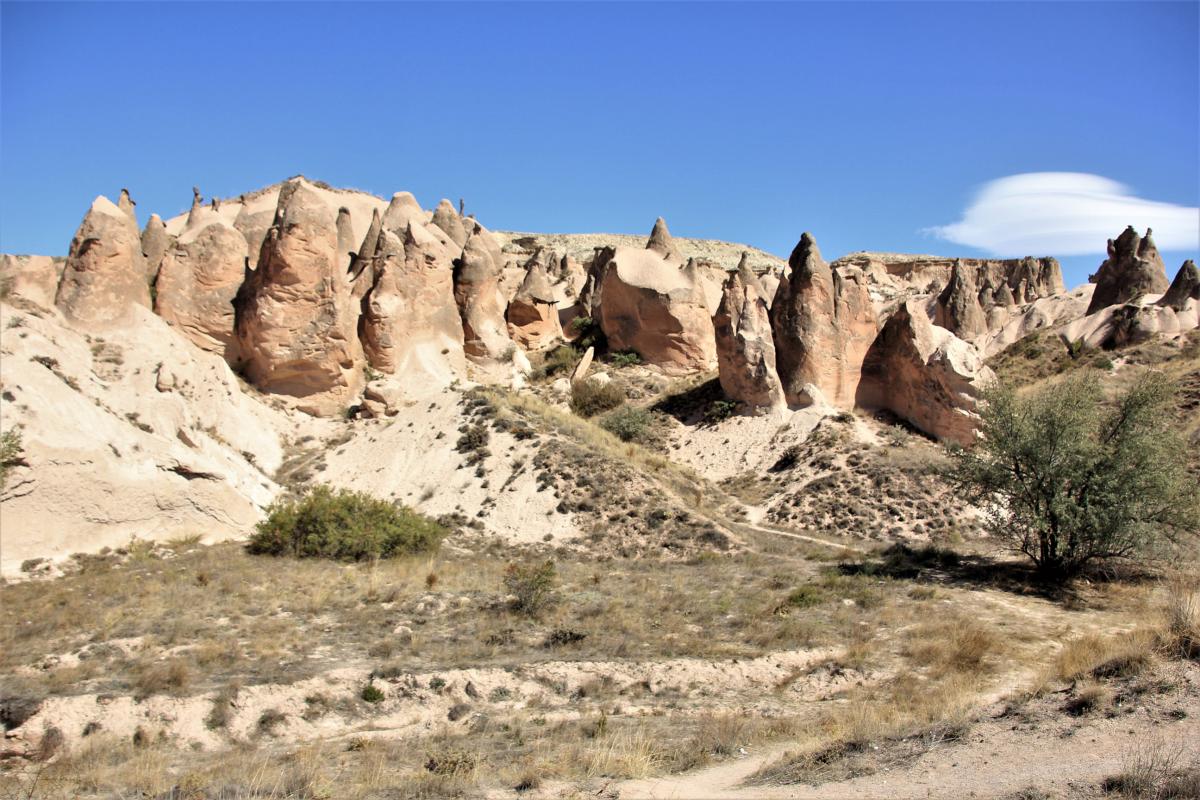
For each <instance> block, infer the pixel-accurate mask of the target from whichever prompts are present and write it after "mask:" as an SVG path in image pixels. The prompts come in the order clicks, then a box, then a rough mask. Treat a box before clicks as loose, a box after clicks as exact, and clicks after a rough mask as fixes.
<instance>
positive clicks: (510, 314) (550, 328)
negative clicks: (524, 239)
mask: <svg viewBox="0 0 1200 800" xmlns="http://www.w3.org/2000/svg"><path fill="white" fill-rule="evenodd" d="M556 300H557V298H556V295H555V291H554V286H553V285H552V284H551V283H550V276H549V274H548V273H547V269H546V266H545V265H544V264H543V263H542V261H541V260H539V259H537V258H534V259H532V260H531V261H530V262H529V271H528V272H527V273H526V275H525V280H524V281H522V283H521V288H519V289H518V290H517V293H516V294H515V295H514V296H513V299H512V300H511V301H510V302H509V304H508V311H507V312H506V313H505V318H506V319H507V321H508V335H509V336H511V337H512V340H513V341H514V342H516V343H517V344H519V345H521V346H522V347H524V348H525V349H526V350H541V349H542V348H544V347H546V346H548V345H550V344H552V343H553V342H555V341H557V340H559V339H561V338H562V326H561V325H560V324H559V321H558V308H557V306H556Z"/></svg>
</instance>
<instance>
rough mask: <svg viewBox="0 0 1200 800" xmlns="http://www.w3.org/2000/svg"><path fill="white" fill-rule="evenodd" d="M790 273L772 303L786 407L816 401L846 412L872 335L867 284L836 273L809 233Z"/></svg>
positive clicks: (855, 274)
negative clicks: (790, 404) (830, 404)
mask: <svg viewBox="0 0 1200 800" xmlns="http://www.w3.org/2000/svg"><path fill="white" fill-rule="evenodd" d="M789 266H790V268H791V271H790V273H789V274H788V275H786V276H785V277H784V278H783V279H782V280H781V281H780V283H779V288H778V289H776V291H775V300H774V302H773V303H772V304H771V313H770V319H771V329H772V332H773V335H774V339H775V358H776V363H777V365H778V369H779V377H780V379H781V380H782V382H783V391H784V394H785V395H786V396H787V399H788V402H789V403H792V404H796V405H809V404H811V403H814V402H816V401H817V400H818V398H816V397H813V396H812V394H813V393H812V391H811V389H810V388H808V387H816V389H818V390H819V391H820V393H821V396H822V397H823V398H824V399H825V400H827V401H828V402H830V403H832V404H834V405H836V406H840V407H850V406H852V405H853V404H854V398H855V395H856V392H857V389H858V382H859V373H860V371H861V367H862V360H863V357H864V356H865V354H866V351H867V348H869V347H870V346H871V342H872V341H874V339H875V335H876V327H877V323H876V316H875V309H874V307H873V305H872V303H871V298H870V295H869V294H868V293H867V288H866V281H865V280H864V277H863V275H862V273H861V272H860V271H858V270H856V269H845V270H841V271H838V272H836V273H835V272H834V271H833V270H832V269H831V268H830V266H829V265H828V264H826V263H825V260H824V259H823V258H821V251H820V250H819V249H818V247H817V243H816V240H815V239H813V237H812V235H811V234H808V233H805V234H804V235H803V236H801V237H800V242H799V243H798V244H797V245H796V248H795V249H794V250H793V251H792V256H791V259H790V260H789Z"/></svg>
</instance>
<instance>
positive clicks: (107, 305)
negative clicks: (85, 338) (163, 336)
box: [55, 197, 150, 324]
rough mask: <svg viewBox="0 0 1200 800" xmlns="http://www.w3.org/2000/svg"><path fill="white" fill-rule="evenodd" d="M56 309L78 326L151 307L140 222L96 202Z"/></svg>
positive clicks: (75, 245)
mask: <svg viewBox="0 0 1200 800" xmlns="http://www.w3.org/2000/svg"><path fill="white" fill-rule="evenodd" d="M55 304H56V305H57V306H58V307H59V308H60V309H62V311H63V313H64V314H66V315H67V316H68V317H69V318H71V319H73V320H75V321H76V322H81V323H85V324H89V323H90V324H108V323H112V322H116V321H117V320H119V319H120V318H121V317H123V316H124V315H125V314H126V312H127V311H128V310H129V308H130V306H132V305H142V306H147V307H148V306H149V305H150V286H149V283H148V282H147V280H146V260H145V258H144V257H143V256H142V242H141V236H140V234H139V233H138V228H137V222H136V221H135V220H134V219H133V217H132V216H131V215H130V214H129V213H127V212H126V211H123V210H121V209H120V208H118V207H117V206H115V205H113V203H112V202H111V201H110V200H108V198H106V197H97V198H96V199H95V201H93V202H92V206H91V208H90V209H88V212H87V214H86V215H85V216H84V218H83V222H82V223H81V224H80V226H79V230H77V231H76V232H75V238H74V239H72V240H71V249H70V251H69V253H68V255H67V263H66V266H65V267H64V269H63V274H62V280H61V281H60V282H59V284H58V293H57V295H56V297H55Z"/></svg>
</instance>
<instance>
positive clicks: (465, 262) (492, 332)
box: [454, 236, 512, 363]
mask: <svg viewBox="0 0 1200 800" xmlns="http://www.w3.org/2000/svg"><path fill="white" fill-rule="evenodd" d="M454 299H455V301H456V302H457V303H458V311H459V314H460V315H461V317H462V327H463V348H464V350H465V351H466V354H467V358H469V359H471V360H472V361H475V362H478V363H486V362H495V361H500V360H503V359H504V358H505V356H506V354H507V353H508V352H509V348H511V347H512V340H511V339H509V338H508V326H507V323H506V322H505V320H504V305H503V303H502V302H501V298H500V265H499V264H497V263H496V262H495V260H494V259H493V258H492V254H491V253H490V252H489V250H488V247H487V245H486V243H485V242H484V240H483V237H482V236H471V238H469V239H467V244H466V247H464V248H463V251H462V255H461V256H460V257H459V258H458V260H457V261H455V264H454Z"/></svg>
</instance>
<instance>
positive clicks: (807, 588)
mask: <svg viewBox="0 0 1200 800" xmlns="http://www.w3.org/2000/svg"><path fill="white" fill-rule="evenodd" d="M828 597H829V595H828V594H826V593H825V591H824V590H822V589H821V588H820V587H817V586H812V585H810V584H804V585H803V586H798V587H796V588H795V589H794V590H792V593H791V594H789V595H788V596H787V600H786V601H784V604H785V605H787V606H790V607H791V608H812V607H813V606H819V605H820V604H821V603H824V602H825V600H826V599H828Z"/></svg>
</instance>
